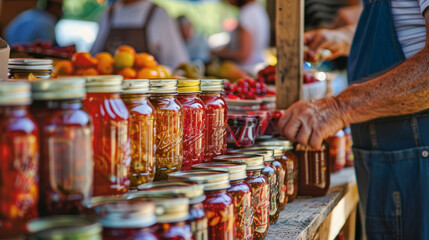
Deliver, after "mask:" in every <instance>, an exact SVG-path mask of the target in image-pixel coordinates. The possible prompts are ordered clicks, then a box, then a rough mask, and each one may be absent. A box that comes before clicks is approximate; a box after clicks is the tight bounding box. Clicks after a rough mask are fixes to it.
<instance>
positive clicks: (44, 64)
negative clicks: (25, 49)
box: [8, 58, 54, 79]
mask: <svg viewBox="0 0 429 240" xmlns="http://www.w3.org/2000/svg"><path fill="white" fill-rule="evenodd" d="M52 63H53V61H52V59H38V58H10V59H9V64H8V69H9V78H13V79H28V77H29V75H30V74H32V75H34V76H35V77H36V78H38V79H39V78H43V79H47V78H50V77H51V73H52V70H53V69H54V68H53V66H52Z"/></svg>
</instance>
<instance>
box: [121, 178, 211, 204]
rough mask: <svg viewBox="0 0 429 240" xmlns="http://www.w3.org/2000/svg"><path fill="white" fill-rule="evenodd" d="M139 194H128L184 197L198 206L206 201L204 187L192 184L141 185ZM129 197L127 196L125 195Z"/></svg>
mask: <svg viewBox="0 0 429 240" xmlns="http://www.w3.org/2000/svg"><path fill="white" fill-rule="evenodd" d="M137 188H138V190H139V191H137V192H132V193H128V194H129V195H133V196H138V195H147V196H153V195H157V196H166V197H169V196H171V197H177V196H183V197H187V198H188V199H189V203H190V204H196V203H200V202H202V201H204V200H205V199H206V197H205V195H204V186H203V185H201V184H197V183H191V182H178V181H168V182H152V183H145V184H142V185H139V186H138V187H137ZM125 195H127V194H125Z"/></svg>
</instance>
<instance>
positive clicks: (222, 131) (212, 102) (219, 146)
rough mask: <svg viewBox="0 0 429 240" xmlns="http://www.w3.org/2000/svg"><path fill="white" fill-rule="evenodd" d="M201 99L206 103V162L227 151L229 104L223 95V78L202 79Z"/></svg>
mask: <svg viewBox="0 0 429 240" xmlns="http://www.w3.org/2000/svg"><path fill="white" fill-rule="evenodd" d="M201 91H202V93H201V99H202V100H203V102H204V104H205V105H206V134H205V136H206V144H205V153H204V155H205V157H204V162H212V159H213V157H215V156H218V155H222V154H225V153H226V144H227V134H226V128H227V105H226V102H225V99H224V98H223V96H222V93H223V91H224V87H223V80H214V79H213V80H201Z"/></svg>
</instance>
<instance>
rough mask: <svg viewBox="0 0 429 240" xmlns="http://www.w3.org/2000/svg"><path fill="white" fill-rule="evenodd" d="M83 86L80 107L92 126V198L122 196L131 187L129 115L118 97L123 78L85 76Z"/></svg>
mask: <svg viewBox="0 0 429 240" xmlns="http://www.w3.org/2000/svg"><path fill="white" fill-rule="evenodd" d="M86 87H87V95H86V98H85V100H84V101H83V105H84V107H85V108H86V110H88V112H89V114H90V116H91V117H92V120H93V124H94V140H93V148H94V180H93V186H94V187H93V195H94V196H102V195H119V194H122V193H125V192H127V190H128V187H129V185H130V181H129V179H128V175H129V169H130V162H131V144H130V135H129V132H128V126H129V112H128V109H127V107H126V106H125V104H124V102H123V101H122V99H121V97H120V93H121V92H122V76H91V77H87V78H86Z"/></svg>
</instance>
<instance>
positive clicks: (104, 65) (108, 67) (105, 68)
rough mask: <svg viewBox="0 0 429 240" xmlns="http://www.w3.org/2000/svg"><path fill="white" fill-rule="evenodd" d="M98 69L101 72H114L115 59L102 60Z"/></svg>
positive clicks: (107, 73)
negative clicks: (110, 60) (109, 60)
mask: <svg viewBox="0 0 429 240" xmlns="http://www.w3.org/2000/svg"><path fill="white" fill-rule="evenodd" d="M97 70H98V72H99V73H100V74H102V75H103V74H104V75H110V74H113V72H114V67H113V61H112V62H111V63H110V62H108V61H102V62H99V63H98V64H97Z"/></svg>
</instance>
